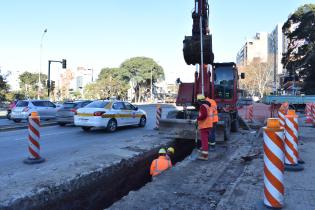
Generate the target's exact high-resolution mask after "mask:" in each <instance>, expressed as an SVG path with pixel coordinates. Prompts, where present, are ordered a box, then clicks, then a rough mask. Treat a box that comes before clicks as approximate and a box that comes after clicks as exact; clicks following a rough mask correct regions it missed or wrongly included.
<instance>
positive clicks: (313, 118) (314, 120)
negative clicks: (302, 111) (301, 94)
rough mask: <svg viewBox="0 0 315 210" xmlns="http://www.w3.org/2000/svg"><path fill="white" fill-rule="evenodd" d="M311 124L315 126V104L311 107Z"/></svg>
mask: <svg viewBox="0 0 315 210" xmlns="http://www.w3.org/2000/svg"><path fill="white" fill-rule="evenodd" d="M311 123H312V124H313V125H315V103H312V105H311Z"/></svg>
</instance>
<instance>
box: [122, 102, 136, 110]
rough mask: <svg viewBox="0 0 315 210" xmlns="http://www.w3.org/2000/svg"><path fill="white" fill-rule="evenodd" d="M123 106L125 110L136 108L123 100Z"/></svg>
mask: <svg viewBox="0 0 315 210" xmlns="http://www.w3.org/2000/svg"><path fill="white" fill-rule="evenodd" d="M125 107H126V109H127V110H135V109H136V108H135V107H134V106H133V105H132V104H130V103H127V102H125Z"/></svg>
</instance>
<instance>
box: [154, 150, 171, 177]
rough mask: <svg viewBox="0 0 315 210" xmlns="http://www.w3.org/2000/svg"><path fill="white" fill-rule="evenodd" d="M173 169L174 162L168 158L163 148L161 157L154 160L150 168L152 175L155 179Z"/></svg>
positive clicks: (160, 153) (160, 152) (160, 151)
mask: <svg viewBox="0 0 315 210" xmlns="http://www.w3.org/2000/svg"><path fill="white" fill-rule="evenodd" d="M171 167H172V162H171V161H170V160H169V159H167V157H166V150H165V149H164V148H161V149H160V150H159V157H158V158H157V159H154V160H153V161H152V163H151V167H150V175H151V176H152V177H155V176H157V175H159V174H161V173H162V172H163V171H166V170H167V169H169V168H171Z"/></svg>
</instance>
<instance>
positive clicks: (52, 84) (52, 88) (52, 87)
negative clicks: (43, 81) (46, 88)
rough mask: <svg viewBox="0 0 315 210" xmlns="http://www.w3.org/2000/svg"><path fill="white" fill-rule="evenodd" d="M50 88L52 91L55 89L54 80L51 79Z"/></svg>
mask: <svg viewBox="0 0 315 210" xmlns="http://www.w3.org/2000/svg"><path fill="white" fill-rule="evenodd" d="M50 88H51V90H52V91H53V90H54V89H55V81H53V80H51V86H50Z"/></svg>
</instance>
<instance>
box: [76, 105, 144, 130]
mask: <svg viewBox="0 0 315 210" xmlns="http://www.w3.org/2000/svg"><path fill="white" fill-rule="evenodd" d="M146 122H147V114H146V112H145V111H143V110H141V109H139V108H138V107H135V106H133V105H132V104H130V103H128V102H124V101H116V100H104V101H103V100H98V101H93V102H92V103H90V104H88V105H87V106H86V107H84V108H81V109H78V110H77V114H76V115H75V116H74V124H75V125H76V126H80V127H81V128H82V129H83V130H84V131H90V130H91V128H93V127H101V128H106V129H107V130H108V131H109V132H114V131H115V130H116V129H117V127H119V126H126V125H138V126H139V127H144V126H145V125H146Z"/></svg>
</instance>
